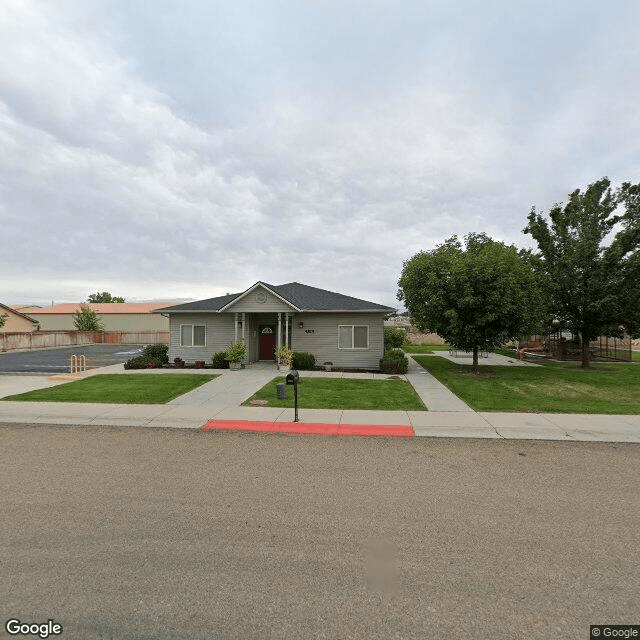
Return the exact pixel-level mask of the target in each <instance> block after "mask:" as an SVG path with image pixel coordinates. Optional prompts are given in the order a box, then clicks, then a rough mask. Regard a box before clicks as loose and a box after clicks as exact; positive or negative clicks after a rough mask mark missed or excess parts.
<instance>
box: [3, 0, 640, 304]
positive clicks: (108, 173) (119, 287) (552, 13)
mask: <svg viewBox="0 0 640 640" xmlns="http://www.w3.org/2000/svg"><path fill="white" fill-rule="evenodd" d="M561 4H562V6H557V5H558V3H555V4H552V3H544V2H542V3H540V2H536V3H533V2H532V3H522V5H521V6H520V5H518V6H519V9H518V11H515V9H514V7H515V5H513V4H512V3H508V2H506V1H504V2H493V3H489V5H483V8H482V9H481V10H480V9H478V8H476V6H475V3H463V4H460V3H459V4H457V5H455V6H453V7H452V6H451V3H445V2H431V3H418V2H400V3H393V5H392V3H389V2H381V1H379V2H367V3H364V2H360V1H355V0H354V1H353V2H349V3H344V2H337V1H336V2H329V1H324V0H316V1H315V2H304V3H303V2H297V1H293V0H288V1H285V0H281V1H279V2H276V1H274V2H268V3H257V4H256V3H248V2H245V1H239V2H237V3H208V2H207V3H205V2H196V1H195V0H192V1H190V2H185V3H181V4H180V7H179V10H178V8H177V5H175V3H169V2H166V1H164V0H163V1H162V2H160V1H159V2H157V3H154V6H153V9H151V8H149V9H142V8H141V7H143V6H144V5H138V6H137V7H134V6H132V5H131V3H128V2H127V3H125V2H120V0H117V1H116V0H113V1H110V2H106V1H104V2H102V1H98V0H96V1H95V2H91V3H72V2H70V1H67V0H59V1H58V2H56V3H45V2H40V1H37V0H26V1H24V2H17V1H10V2H8V4H7V6H6V8H5V12H4V13H3V16H2V18H0V143H1V145H2V146H1V148H2V149H3V153H2V154H1V155H0V224H1V228H2V231H1V233H2V239H3V242H2V245H3V251H2V254H1V255H0V272H1V273H2V278H1V279H0V299H1V300H3V301H7V302H18V301H41V302H46V301H49V300H51V299H56V300H58V301H59V300H61V299H68V300H76V299H79V298H83V297H85V296H86V295H87V293H89V292H90V291H95V290H97V289H101V290H102V289H109V290H112V291H114V292H116V293H118V294H120V295H126V296H127V297H129V298H132V299H133V298H145V299H148V298H151V297H156V296H157V297H180V298H185V297H196V298H198V297H208V296H211V295H217V294H219V293H224V292H226V291H234V290H238V289H241V288H244V287H246V286H248V285H249V284H252V283H253V282H254V281H255V280H257V279H264V280H267V281H271V282H274V283H279V282H285V281H289V280H294V279H295V280H299V281H302V282H306V283H309V284H315V285H317V286H322V287H326V288H329V289H334V290H338V291H343V292H346V293H351V294H353V295H358V296H362V297H366V298H370V299H372V300H378V301H380V302H385V303H390V304H393V303H394V301H395V288H396V286H395V283H396V280H397V278H398V275H399V272H400V269H401V267H402V261H403V260H404V259H407V258H408V257H410V256H411V255H412V253H414V252H415V251H418V250H420V249H424V248H432V247H434V246H435V245H436V244H437V243H439V242H441V241H443V240H444V239H445V238H446V237H448V236H450V235H452V234H454V233H457V234H459V235H464V234H465V233H467V232H469V231H487V232H488V233H490V234H491V235H493V236H494V237H497V238H499V239H503V240H505V241H508V242H515V243H517V244H519V245H525V244H528V243H529V239H528V238H526V237H524V236H523V235H522V233H521V230H522V228H523V227H524V225H525V222H526V214H527V212H528V210H529V209H530V207H531V205H533V204H535V205H536V206H538V207H539V208H542V209H545V208H548V207H549V206H550V205H551V204H552V203H554V202H556V201H558V200H561V199H562V198H563V197H565V194H566V193H568V192H569V191H571V190H572V189H574V188H575V187H578V186H584V185H586V184H587V183H588V182H591V181H593V180H595V179H597V178H599V177H601V176H602V175H609V176H610V177H611V178H612V179H613V180H628V179H632V180H638V179H639V177H640V153H639V151H640V149H639V146H640V143H638V140H640V135H639V134H640V123H639V121H638V119H637V117H636V110H637V104H638V98H640V89H639V88H638V83H637V81H634V78H637V75H638V71H639V70H640V69H639V68H638V67H639V66H640V63H639V60H640V57H639V56H638V55H637V54H638V53H639V52H638V43H637V40H636V38H635V31H634V24H637V22H638V20H637V19H638V18H639V17H640V9H638V8H637V7H636V5H635V3H634V4H632V3H625V2H618V3H615V2H614V3H613V5H610V6H609V8H608V10H607V13H606V15H603V14H602V11H601V9H600V8H599V7H598V5H596V4H595V3H592V4H591V3H588V2H587V3H585V2H580V3H574V2H566V3H561ZM578 9H579V12H578ZM292 265H294V268H292Z"/></svg>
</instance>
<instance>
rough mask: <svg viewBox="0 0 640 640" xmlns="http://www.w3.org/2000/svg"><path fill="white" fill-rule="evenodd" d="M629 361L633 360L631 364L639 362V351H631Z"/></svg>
mask: <svg viewBox="0 0 640 640" xmlns="http://www.w3.org/2000/svg"><path fill="white" fill-rule="evenodd" d="M631 359H632V360H633V362H640V351H632V352H631Z"/></svg>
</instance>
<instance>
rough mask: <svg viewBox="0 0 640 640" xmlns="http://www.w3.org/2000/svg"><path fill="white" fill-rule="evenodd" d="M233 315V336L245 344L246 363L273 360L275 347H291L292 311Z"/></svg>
mask: <svg viewBox="0 0 640 640" xmlns="http://www.w3.org/2000/svg"><path fill="white" fill-rule="evenodd" d="M233 317H234V323H233V324H234V338H235V340H236V341H237V340H242V342H244V343H245V344H246V345H247V357H246V363H252V362H259V361H270V362H275V359H276V357H275V351H276V349H278V348H280V347H281V346H282V345H284V346H287V347H292V342H291V337H292V329H293V322H294V314H293V313H287V312H272V313H268V312H267V313H252V312H237V313H234V314H233Z"/></svg>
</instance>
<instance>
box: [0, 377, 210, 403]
mask: <svg viewBox="0 0 640 640" xmlns="http://www.w3.org/2000/svg"><path fill="white" fill-rule="evenodd" d="M216 377H217V376H216V375H213V374H212V375H199V374H184V375H183V374H170V373H169V374H158V373H156V374H153V373H151V374H140V373H138V374H127V375H122V374H103V375H96V376H91V377H89V378H85V379H84V380H77V381H75V382H67V383H65V384H60V385H57V386H55V387H49V388H47V389H37V390H36V391H28V392H26V393H19V394H17V395H14V396H7V397H6V398H2V400H24V401H25V402H100V403H113V404H164V403H166V402H169V401H170V400H173V399H174V398H177V397H178V396H181V395H182V394H184V393H187V391H191V390H192V389H195V388H196V387H199V386H200V385H202V384H204V383H205V382H209V381H210V380H213V379H214V378H216Z"/></svg>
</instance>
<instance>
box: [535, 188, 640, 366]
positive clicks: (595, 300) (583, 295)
mask: <svg viewBox="0 0 640 640" xmlns="http://www.w3.org/2000/svg"><path fill="white" fill-rule="evenodd" d="M639 203H640V185H638V184H636V185H633V184H631V183H624V184H623V185H622V186H621V187H620V188H619V189H617V190H615V191H614V190H612V189H611V182H610V181H609V179H608V178H602V179H601V180H598V181H597V182H594V183H593V184H591V185H589V186H588V187H587V188H586V189H585V190H584V192H582V191H580V189H576V190H575V191H574V192H573V193H571V194H570V195H569V201H568V202H567V204H565V205H564V206H563V205H562V204H556V205H554V206H553V207H552V208H551V209H550V210H549V213H548V218H549V220H547V216H545V215H544V214H543V213H539V212H538V211H536V209H535V207H534V208H533V209H532V210H531V212H530V213H529V224H528V225H527V227H526V228H525V229H524V232H525V233H528V234H531V235H532V236H533V238H534V239H535V240H536V242H537V243H538V250H539V254H538V255H539V257H540V258H541V265H542V269H543V271H544V273H545V274H546V276H547V282H548V287H549V301H550V303H551V307H552V310H553V314H554V316H555V319H556V320H557V321H558V322H559V323H560V326H561V327H564V328H566V329H569V330H570V331H572V332H573V333H575V334H578V335H580V338H581V341H582V366H583V367H584V368H588V367H589V359H590V355H589V342H590V341H591V340H595V339H596V338H598V336H601V335H607V336H615V335H621V334H622V331H623V329H624V330H626V331H628V332H629V333H631V334H632V335H633V334H637V333H638V331H640V284H639V283H640V253H639V251H640V206H639Z"/></svg>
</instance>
